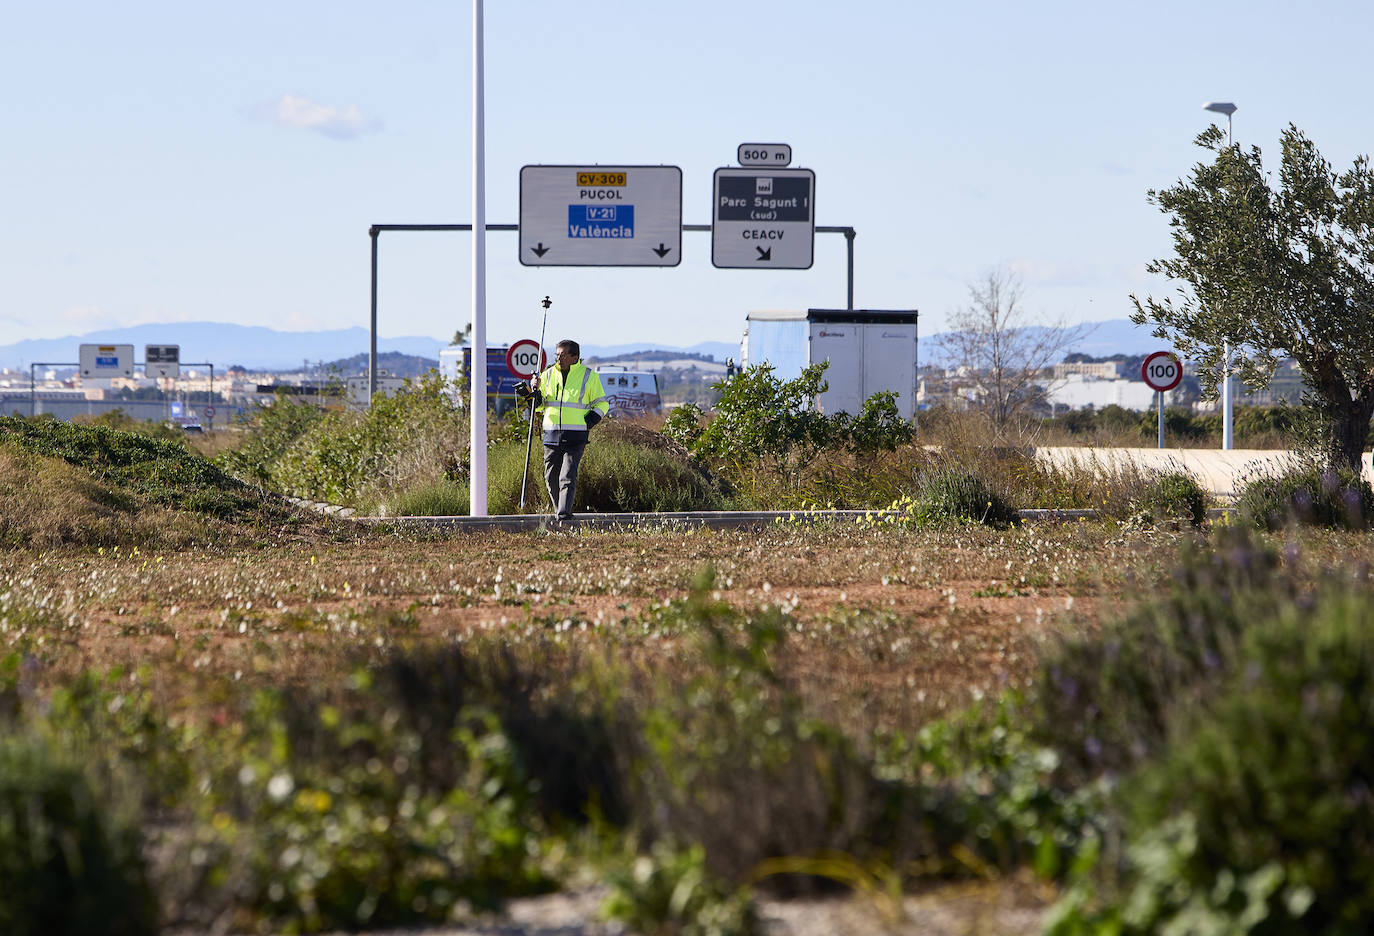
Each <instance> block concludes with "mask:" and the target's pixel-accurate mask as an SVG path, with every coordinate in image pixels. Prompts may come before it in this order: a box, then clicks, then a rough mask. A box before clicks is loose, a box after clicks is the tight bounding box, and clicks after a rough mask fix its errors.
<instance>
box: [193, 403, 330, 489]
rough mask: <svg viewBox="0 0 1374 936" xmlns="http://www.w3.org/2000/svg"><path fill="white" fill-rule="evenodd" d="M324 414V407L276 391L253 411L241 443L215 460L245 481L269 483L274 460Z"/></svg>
mask: <svg viewBox="0 0 1374 936" xmlns="http://www.w3.org/2000/svg"><path fill="white" fill-rule="evenodd" d="M324 418H325V410H324V409H322V408H321V407H319V406H317V405H316V404H314V403H306V402H303V401H297V400H292V399H291V397H289V396H287V395H286V394H285V393H284V392H281V393H278V394H277V395H276V397H275V398H274V399H273V400H272V403H271V405H270V406H264V407H263V408H261V409H259V410H258V411H257V412H256V413H254V414H253V417H252V419H251V421H250V422H249V424H248V437H247V440H246V441H245V442H244V443H243V445H241V446H239V448H238V449H236V450H235V451H232V452H225V453H224V454H222V455H220V456H219V457H218V458H217V459H216V461H217V462H218V463H219V464H220V466H221V467H223V468H224V470H225V471H227V472H229V473H230V474H232V475H235V476H236V477H239V478H243V479H244V480H245V481H251V482H253V483H255V484H270V483H272V480H273V474H274V472H275V470H276V466H277V462H278V461H280V460H281V458H282V456H283V455H285V454H286V452H287V450H289V449H290V448H291V446H293V445H294V444H295V443H296V441H297V440H298V439H300V438H301V436H303V435H305V434H306V433H307V432H309V431H310V430H311V429H312V428H313V427H314V426H316V425H317V424H318V423H319V422H320V421H322V420H323V419H324Z"/></svg>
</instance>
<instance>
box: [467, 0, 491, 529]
mask: <svg viewBox="0 0 1374 936" xmlns="http://www.w3.org/2000/svg"><path fill="white" fill-rule="evenodd" d="M484 31H485V27H484V25H483V19H482V0H472V366H471V367H469V368H468V379H469V380H470V381H471V384H470V385H469V387H468V390H469V394H468V409H469V410H470V412H469V413H468V419H469V423H468V438H469V439H470V442H469V450H470V452H471V458H470V464H471V466H472V468H471V471H470V472H469V479H470V480H469V482H468V483H469V487H468V513H470V514H471V515H472V516H474V517H485V516H486V515H487V163H486V160H487V154H486V111H485V106H484V102H485V98H486V94H485V71H486V66H485V61H484V54H483V38H484V37H483V32H484Z"/></svg>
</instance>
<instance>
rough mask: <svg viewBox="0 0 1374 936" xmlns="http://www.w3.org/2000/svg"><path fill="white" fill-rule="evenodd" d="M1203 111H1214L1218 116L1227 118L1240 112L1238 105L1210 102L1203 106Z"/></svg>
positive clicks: (1227, 102) (1226, 102)
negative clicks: (1223, 115) (1222, 115)
mask: <svg viewBox="0 0 1374 936" xmlns="http://www.w3.org/2000/svg"><path fill="white" fill-rule="evenodd" d="M1202 109H1203V110H1209V111H1213V112H1215V113H1218V114H1225V115H1226V116H1227V117H1230V116H1231V115H1232V114H1234V113H1235V112H1236V111H1237V110H1238V108H1237V107H1236V105H1234V104H1232V103H1231V102H1230V101H1208V102H1207V103H1206V104H1204V105H1202Z"/></svg>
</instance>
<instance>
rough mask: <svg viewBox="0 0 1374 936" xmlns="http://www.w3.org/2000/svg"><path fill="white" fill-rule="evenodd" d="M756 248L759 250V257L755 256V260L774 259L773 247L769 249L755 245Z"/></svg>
mask: <svg viewBox="0 0 1374 936" xmlns="http://www.w3.org/2000/svg"><path fill="white" fill-rule="evenodd" d="M754 249H755V250H757V251H758V252H759V255H758V256H757V257H755V258H754V260H755V261H759V262H761V261H764V260H772V259H773V248H772V247H769V248H768V249H767V250H764V249H763V248H762V247H755V248H754Z"/></svg>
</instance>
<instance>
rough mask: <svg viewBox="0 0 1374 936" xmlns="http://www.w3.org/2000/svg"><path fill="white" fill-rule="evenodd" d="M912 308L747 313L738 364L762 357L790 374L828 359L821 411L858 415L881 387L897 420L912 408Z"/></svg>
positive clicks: (914, 344) (785, 375) (778, 372)
mask: <svg viewBox="0 0 1374 936" xmlns="http://www.w3.org/2000/svg"><path fill="white" fill-rule="evenodd" d="M917 315H918V314H917V312H916V310H915V309H909V310H887V309H807V310H806V311H805V312H802V311H799V310H796V311H794V310H783V311H767V312H750V313H749V315H748V317H747V319H746V322H745V331H744V342H743V345H742V348H741V358H742V359H741V363H742V364H744V365H745V366H748V365H752V364H759V363H763V362H765V361H766V362H768V363H769V364H772V365H773V372H774V373H775V374H776V375H777V376H778V377H780V378H782V379H784V380H791V379H793V378H794V377H797V376H798V375H799V374H801V372H802V370H803V368H806V367H808V366H810V365H812V364H815V363H817V362H818V361H829V362H830V367H828V368H827V369H826V372H825V380H826V382H827V383H828V384H830V388H829V389H828V390H826V392H825V393H822V394H821V395H820V396H819V397H818V398H817V399H816V406H817V408H818V409H819V410H820V411H821V412H823V413H840V412H844V413H858V412H859V410H860V409H862V408H863V404H864V400H867V399H868V398H869V397H871V396H872V395H873V394H875V393H877V392H879V391H881V390H893V391H896V393H897V411H898V412H899V413H901V415H902V418H903V419H911V418H913V417H914V416H915V414H916V385H917V374H916V351H917V334H916V321H917Z"/></svg>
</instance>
